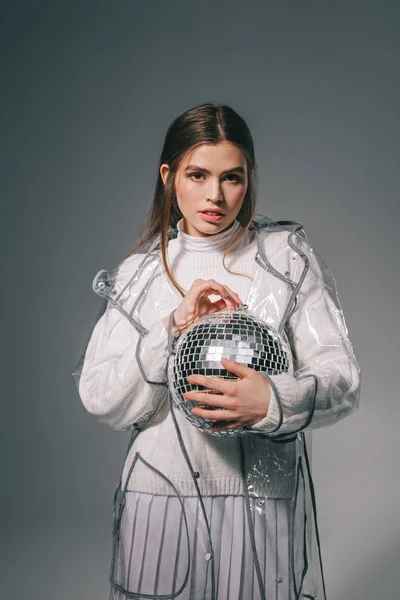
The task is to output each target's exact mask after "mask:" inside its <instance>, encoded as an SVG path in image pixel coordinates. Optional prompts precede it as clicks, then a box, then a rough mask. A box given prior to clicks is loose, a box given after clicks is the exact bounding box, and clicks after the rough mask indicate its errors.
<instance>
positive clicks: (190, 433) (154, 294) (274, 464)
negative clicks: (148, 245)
mask: <svg viewBox="0 0 400 600" xmlns="http://www.w3.org/2000/svg"><path fill="white" fill-rule="evenodd" d="M181 224H182V221H180V222H179V223H178V227H177V230H178V235H177V237H176V238H175V239H172V240H170V242H169V245H168V260H169V264H170V266H171V268H172V271H173V274H174V276H175V278H176V280H177V281H178V283H179V284H180V285H181V286H182V287H183V288H185V289H186V290H188V289H189V288H190V287H191V285H192V283H193V281H194V280H195V279H197V278H201V279H205V280H207V279H215V280H216V281H218V282H219V283H222V284H224V285H227V286H229V287H230V288H231V289H232V290H233V291H235V292H236V293H237V294H238V295H239V297H240V298H241V300H242V301H243V302H246V298H247V295H248V292H249V289H250V286H251V280H250V278H249V277H245V276H243V275H240V274H248V275H250V276H253V275H254V273H255V269H256V263H255V260H254V257H255V254H256V251H257V247H256V241H255V240H254V239H253V240H251V238H250V236H249V235H247V237H246V236H245V237H244V238H243V240H242V241H241V242H240V244H238V245H236V246H234V248H233V250H231V251H230V252H229V253H228V255H227V257H226V259H225V262H226V265H227V266H228V268H230V269H231V270H233V271H235V272H238V273H240V274H236V273H234V274H232V273H229V271H227V270H226V269H225V268H224V267H223V265H222V257H223V254H224V250H225V248H226V247H227V245H229V243H230V241H231V240H232V238H233V237H234V236H235V235H236V233H237V231H238V230H239V229H240V228H241V225H240V223H239V222H238V221H237V220H235V221H234V223H233V226H232V227H230V228H229V229H227V230H225V231H222V232H220V233H218V234H214V235H213V236H209V237H203V238H202V237H194V236H189V235H187V234H185V233H184V232H183V231H182V230H181V228H180V226H181ZM142 257H143V255H136V256H135V255H133V256H132V257H130V258H129V259H128V260H127V263H126V264H127V265H128V266H127V272H129V273H130V274H132V273H133V272H134V270H135V268H136V266H137V265H138V264H139V261H140V260H141V258H142ZM121 272H122V271H121ZM163 276H164V277H165V274H163ZM159 294H160V289H159V288H158V287H157V282H153V285H152V286H151V287H150V288H149V290H148V291H147V292H146V298H145V301H144V302H143V303H142V307H141V319H142V323H143V324H144V326H145V327H146V328H147V329H148V333H147V334H146V335H145V336H144V338H143V339H142V343H141V349H140V356H141V362H142V364H143V365H144V366H145V369H146V375H147V378H148V379H149V380H151V381H161V380H163V379H164V380H165V376H166V372H165V370H166V362H167V357H168V333H167V330H166V327H165V325H164V322H163V319H162V318H161V317H160V316H159V315H157V298H159V297H160V296H159ZM210 299H211V300H212V301H215V300H217V299H219V296H217V295H211V296H210ZM180 301H181V297H180V295H179V294H178V293H177V294H176V296H171V306H170V310H171V311H172V310H174V309H175V308H177V306H178V305H179V303H180ZM138 337H139V334H138V332H137V331H136V329H135V328H134V327H133V326H132V325H131V323H129V321H128V320H127V319H126V318H125V317H124V316H123V315H122V314H121V313H120V312H119V311H118V310H116V309H115V308H114V307H112V306H111V305H108V306H107V309H106V312H105V314H104V315H103V316H102V317H101V318H100V320H99V321H98V322H97V324H96V326H95V328H94V330H93V332H92V335H91V338H90V340H89V343H88V346H87V349H86V354H85V361H84V364H83V367H82V374H81V377H80V381H79V394H80V397H81V400H82V403H83V405H84V407H85V409H86V410H87V411H88V412H89V413H90V414H92V415H93V416H95V417H96V418H98V420H99V421H100V422H102V423H105V424H107V425H108V426H110V427H111V428H113V429H116V430H126V429H131V428H132V427H133V426H134V424H135V423H136V422H137V421H139V420H140V418H141V417H143V415H144V414H148V413H149V410H150V409H152V408H154V407H155V406H156V405H157V404H158V402H159V401H160V400H161V398H162V396H163V395H164V394H165V388H164V387H162V386H153V385H149V384H147V383H146V382H145V381H144V379H143V377H142V374H141V372H140V370H139V367H138V364H137V360H136V358H135V352H136V344H137V340H138ZM311 341H312V340H309V341H308V343H311ZM300 354H301V352H300ZM305 354H306V353H305ZM356 375H357V374H356V373H353V376H355V377H356ZM278 378H279V379H278ZM278 381H279V384H278V385H279V396H280V398H281V401H282V402H283V404H284V405H290V406H292V405H293V406H296V405H297V409H298V411H300V409H301V401H302V397H303V396H305V397H307V395H309V393H308V390H307V389H306V387H304V386H307V385H308V386H309V382H304V381H296V380H295V378H294V377H292V376H291V375H286V374H284V373H283V374H281V375H279V376H275V383H277V382H278ZM354 384H355V388H357V386H358V384H359V382H358V380H357V379H356V380H355V382H354ZM301 386H303V389H301ZM310 389H311V388H310ZM277 393H278V389H277V386H276V385H274V386H271V401H270V405H269V409H268V413H267V415H266V416H265V418H264V419H262V420H261V421H260V422H259V423H257V424H256V425H254V426H253V427H252V429H253V430H254V432H260V433H262V432H265V433H268V432H269V431H270V430H273V429H274V428H275V427H276V425H277V423H278V421H279V408H278V404H277V401H276V394H277ZM174 412H175V415H176V418H177V421H178V425H179V428H180V430H181V434H182V437H183V440H184V443H185V446H186V449H187V451H188V454H189V456H190V459H191V462H192V465H193V469H194V470H195V471H197V472H198V473H199V479H198V484H199V487H200V490H201V493H202V494H203V495H221V494H222V495H227V494H234V495H242V494H243V483H242V474H241V468H240V448H239V439H238V438H237V437H235V436H232V437H231V436H221V437H218V436H212V435H209V434H207V433H204V432H202V431H199V430H198V429H196V428H195V427H193V426H192V425H191V424H190V423H189V422H188V420H187V419H186V418H185V416H184V415H183V414H182V413H181V412H180V411H179V410H175V411H174ZM294 412H295V410H292V413H294ZM242 443H243V446H244V453H245V469H246V471H250V472H253V473H259V474H260V480H262V484H263V491H264V493H265V495H266V496H268V497H272V498H278V497H292V496H293V493H294V483H295V482H294V472H295V462H296V453H295V444H292V443H287V444H285V443H283V444H274V443H273V442H271V441H270V440H268V438H267V437H266V436H265V435H254V433H252V432H249V433H248V434H246V435H244V436H242ZM136 452H139V453H140V455H141V456H142V457H143V458H144V459H145V461H146V462H147V463H149V464H150V465H151V466H152V467H154V470H153V469H152V468H149V466H147V465H146V464H145V463H143V462H142V461H137V462H136V463H135V467H134V469H133V471H132V472H131V474H130V476H129V482H128V487H127V489H128V490H132V491H139V492H146V493H152V494H167V495H174V492H173V491H172V487H171V486H170V485H169V483H168V482H167V481H166V480H165V479H164V478H162V477H161V476H160V475H159V474H158V472H157V471H160V472H161V473H162V474H163V475H165V477H167V478H168V480H169V481H171V482H172V483H173V484H174V486H175V487H176V488H177V489H178V491H179V493H180V494H182V495H184V496H185V495H187V496H195V495H196V490H195V487H194V484H193V481H192V478H191V475H190V473H189V470H188V467H187V464H186V461H185V459H184V456H183V454H182V451H181V448H180V445H179V442H178V437H177V433H176V429H175V426H174V423H173V419H172V415H171V412H170V407H169V406H168V403H167V402H166V403H164V405H163V407H162V409H161V410H160V412H159V413H158V415H157V417H156V418H154V419H153V421H152V422H151V423H150V425H149V426H148V427H147V428H146V429H145V430H144V431H142V432H141V433H140V434H139V435H138V437H137V438H136V439H135V441H134V443H133V444H132V447H131V448H130V451H129V453H128V455H127V457H126V461H125V465H124V468H123V475H122V481H123V484H124V483H125V478H126V477H127V476H128V470H129V467H130V465H131V463H132V461H133V458H134V456H135V454H136ZM156 470H157V471H156Z"/></svg>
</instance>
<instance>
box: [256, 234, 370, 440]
mask: <svg viewBox="0 0 400 600" xmlns="http://www.w3.org/2000/svg"><path fill="white" fill-rule="evenodd" d="M306 249H307V245H306ZM307 255H308V258H309V270H308V272H307V274H306V277H305V279H304V282H303V284H302V286H301V287H300V289H299V291H298V300H297V305H296V309H295V311H294V312H293V313H292V315H291V317H290V319H289V332H288V336H289V339H290V343H291V346H292V351H293V358H294V370H293V374H289V373H281V374H277V375H269V374H267V373H265V372H262V375H263V376H264V377H265V378H266V379H267V380H268V381H269V383H270V387H271V399H270V404H269V408H268V412H267V415H266V416H265V417H264V419H262V420H261V421H259V422H258V423H256V424H255V425H253V426H252V427H250V428H249V429H251V430H253V431H256V432H262V433H265V434H268V435H269V437H271V438H278V439H279V437H280V436H282V437H284V436H285V435H288V434H290V435H293V434H295V433H297V432H298V431H302V430H311V429H317V428H321V427H329V426H330V425H333V424H334V423H337V422H338V421H340V420H341V419H343V418H345V417H347V416H349V415H351V414H352V413H353V412H355V411H356V410H357V409H358V406H359V398H360V384H361V374H360V369H359V366H358V363H357V360H356V358H355V356H354V353H353V348H352V344H351V341H350V339H349V335H348V331H347V327H346V323H345V319H344V316H343V312H342V310H341V308H340V303H339V299H338V297H337V295H336V291H335V292H333V294H334V295H333V294H332V292H331V291H329V289H328V286H327V285H326V282H325V279H324V274H323V271H322V269H321V267H320V265H319V263H318V260H317V257H316V255H315V253H314V252H313V251H312V249H311V248H310V247H309V246H308V250H307ZM334 299H335V300H336V301H334Z"/></svg>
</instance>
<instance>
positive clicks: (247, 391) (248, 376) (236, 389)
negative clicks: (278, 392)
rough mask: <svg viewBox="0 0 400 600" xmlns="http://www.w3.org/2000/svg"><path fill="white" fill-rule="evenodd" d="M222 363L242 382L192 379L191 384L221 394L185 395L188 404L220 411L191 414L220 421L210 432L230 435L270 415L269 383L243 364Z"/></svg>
mask: <svg viewBox="0 0 400 600" xmlns="http://www.w3.org/2000/svg"><path fill="white" fill-rule="evenodd" d="M221 363H222V365H223V367H224V368H225V369H227V370H228V371H230V372H232V373H235V374H236V375H237V376H238V377H239V379H238V380H236V381H229V380H227V379H220V378H219V377H214V376H208V375H198V374H194V375H189V376H188V377H187V381H188V382H189V383H191V384H199V385H203V386H205V387H208V388H210V389H213V390H216V391H217V392H220V393H219V394H212V393H209V392H204V391H201V392H200V391H196V390H193V391H191V392H186V393H185V394H183V396H184V397H185V398H186V399H187V400H191V401H195V402H201V403H202V404H205V405H206V406H210V407H217V409H218V408H220V409H221V410H212V411H210V409H208V408H201V407H200V406H195V407H194V408H193V409H192V414H193V415H195V416H198V417H203V418H204V419H210V420H212V421H214V420H215V421H221V423H219V424H218V425H217V424H214V425H213V427H211V431H227V430H229V429H236V428H237V427H246V426H247V427H249V426H251V425H255V424H256V423H258V422H259V421H261V420H262V419H263V418H264V417H265V416H266V414H267V412H268V407H269V402H270V398H271V387H270V385H269V382H268V381H267V380H266V379H265V377H263V375H261V374H260V373H259V372H258V371H255V370H254V369H251V368H250V367H247V366H246V365H243V364H242V363H239V362H236V361H234V360H228V359H227V358H222V359H221ZM222 409H225V410H222Z"/></svg>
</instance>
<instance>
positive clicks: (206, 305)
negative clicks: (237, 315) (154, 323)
mask: <svg viewBox="0 0 400 600" xmlns="http://www.w3.org/2000/svg"><path fill="white" fill-rule="evenodd" d="M211 294H215V295H218V296H221V299H220V300H217V301H216V302H211V300H210V299H209V298H208V296H210V295H211ZM238 304H242V301H241V299H240V298H239V296H238V295H237V294H236V292H233V291H232V290H231V289H230V288H229V287H228V286H227V285H222V284H221V283H218V282H217V281H215V279H207V280H205V279H196V280H195V281H194V282H193V283H192V286H191V288H190V289H189V291H188V293H187V294H186V296H185V297H184V298H183V299H182V302H181V303H180V304H179V306H178V308H177V309H176V310H175V313H174V318H173V321H172V335H176V334H177V333H181V332H182V331H183V330H184V329H186V328H187V327H189V326H190V325H192V323H195V322H196V321H197V320H198V319H200V318H201V317H203V316H204V315H208V314H211V313H215V312H218V311H219V310H222V309H223V308H225V307H227V308H229V309H230V310H236V308H237V305H238ZM163 321H164V325H165V328H166V329H168V322H169V316H167V317H165V318H164V319H163Z"/></svg>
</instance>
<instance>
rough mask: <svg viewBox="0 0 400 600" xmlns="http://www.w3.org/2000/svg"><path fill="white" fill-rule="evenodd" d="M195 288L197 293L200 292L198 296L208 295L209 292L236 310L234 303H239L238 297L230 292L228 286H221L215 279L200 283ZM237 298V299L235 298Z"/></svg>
mask: <svg viewBox="0 0 400 600" xmlns="http://www.w3.org/2000/svg"><path fill="white" fill-rule="evenodd" d="M196 286H197V291H198V292H200V294H199V295H209V294H210V292H214V293H215V292H216V293H217V294H218V295H219V296H221V298H224V299H225V303H226V304H229V305H230V306H231V307H232V308H233V309H235V308H236V306H235V302H236V301H239V296H237V294H235V292H232V290H231V289H230V288H228V286H225V285H222V283H218V281H215V279H208V280H207V281H204V282H200V283H199V284H198V285H197V284H196ZM235 295H236V296H237V299H236V298H235Z"/></svg>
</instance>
